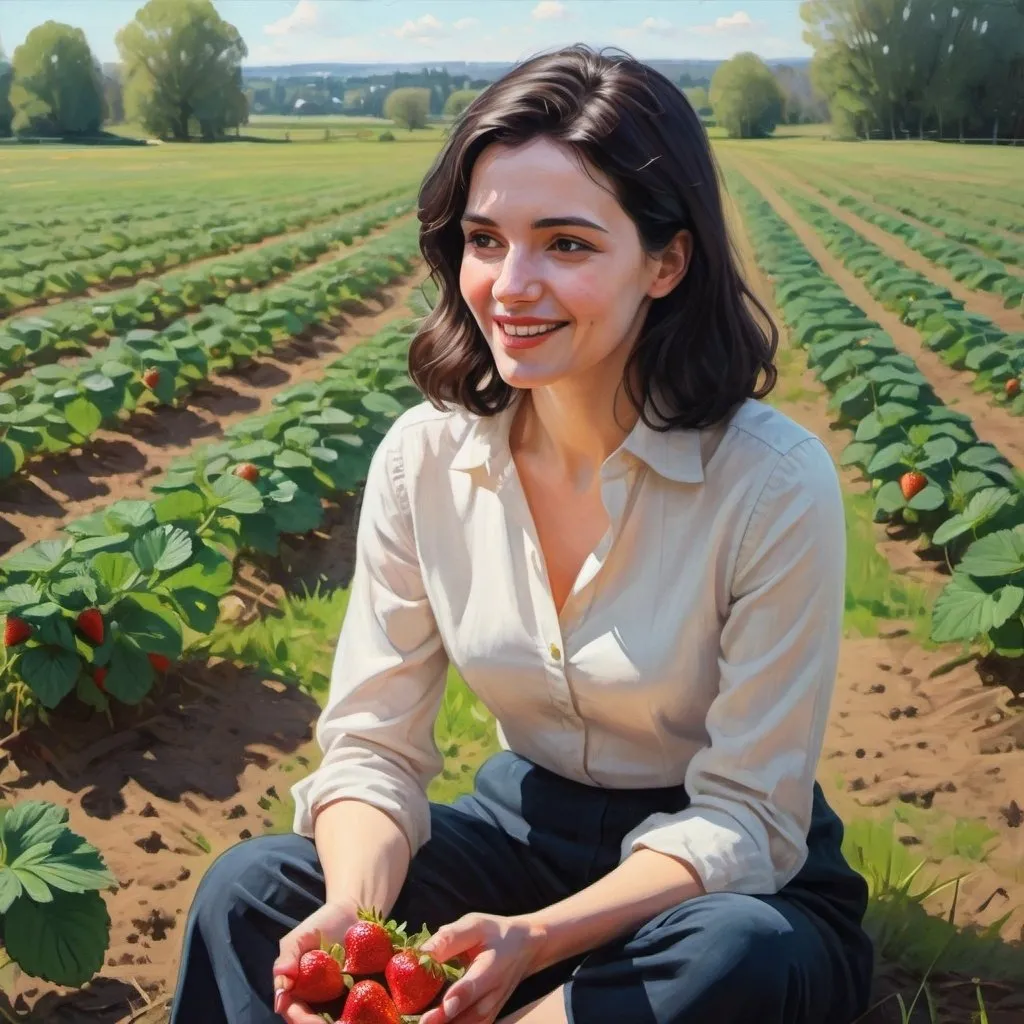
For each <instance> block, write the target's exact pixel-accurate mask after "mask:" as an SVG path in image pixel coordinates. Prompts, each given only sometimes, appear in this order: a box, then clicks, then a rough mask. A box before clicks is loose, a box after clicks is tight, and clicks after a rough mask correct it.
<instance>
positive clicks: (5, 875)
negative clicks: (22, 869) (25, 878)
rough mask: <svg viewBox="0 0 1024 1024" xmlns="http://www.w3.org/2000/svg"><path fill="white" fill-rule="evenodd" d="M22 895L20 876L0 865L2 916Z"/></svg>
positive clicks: (0, 908) (0, 905)
mask: <svg viewBox="0 0 1024 1024" xmlns="http://www.w3.org/2000/svg"><path fill="white" fill-rule="evenodd" d="M21 893H22V888H21V882H19V881H18V876H17V875H16V874H15V873H14V872H13V871H11V869H10V868H7V867H4V866H2V865H0V914H6V913H7V909H8V908H9V907H10V905H11V904H12V903H13V902H14V901H15V900H16V899H17V898H18V897H19V896H20V895H21Z"/></svg>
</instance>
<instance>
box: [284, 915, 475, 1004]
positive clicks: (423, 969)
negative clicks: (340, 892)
mask: <svg viewBox="0 0 1024 1024" xmlns="http://www.w3.org/2000/svg"><path fill="white" fill-rule="evenodd" d="M429 937H430V932H429V931H428V930H427V929H426V928H423V929H422V930H421V931H420V932H419V933H417V934H416V935H413V936H407V935H406V933H405V924H404V923H403V924H400V925H399V924H396V923H395V922H394V921H385V920H384V919H383V917H382V916H381V914H380V911H378V910H377V909H376V908H373V907H371V908H360V910H359V920H358V921H356V923H355V924H353V925H352V926H351V927H350V928H349V929H348V931H346V932H345V935H344V937H343V943H333V944H328V943H326V942H324V941H321V948H320V949H313V950H310V951H309V952H307V953H303V954H302V956H301V957H300V959H299V970H298V974H297V975H296V977H295V979H294V981H293V984H292V989H291V992H292V995H293V996H294V997H295V998H296V999H300V1000H302V1002H304V1003H308V1004H309V1005H310V1008H311V1009H313V1010H314V1011H317V1010H320V1011H321V1016H322V1017H323V1018H324V1020H325V1021H326V1022H327V1024H411V1022H412V1021H415V1020H417V1019H418V1017H419V1015H420V1014H422V1013H424V1012H425V1011H426V1010H428V1009H429V1008H430V1007H431V1006H433V1005H435V1004H436V1002H437V1000H438V997H439V996H441V995H442V994H443V992H444V989H445V988H446V986H448V985H449V984H450V983H451V982H453V981H455V980H456V979H457V978H461V977H462V975H463V973H465V972H464V969H463V968H461V967H455V966H453V965H451V964H447V963H444V964H442V963H439V962H438V961H437V960H435V959H434V958H433V957H432V956H431V955H430V954H429V953H424V952H423V951H422V950H421V949H420V946H421V945H422V944H423V943H424V942H425V941H426V940H427V939H428V938H429ZM328 1003H330V1004H336V1005H334V1006H331V1007H330V1010H331V1011H332V1012H326V1011H323V1010H321V1008H322V1007H323V1006H324V1004H328ZM335 1014H336V1016H335Z"/></svg>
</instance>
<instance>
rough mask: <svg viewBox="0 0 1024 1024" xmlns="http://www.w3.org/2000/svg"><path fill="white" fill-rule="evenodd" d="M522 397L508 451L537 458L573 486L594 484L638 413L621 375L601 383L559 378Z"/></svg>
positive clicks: (632, 424) (580, 487)
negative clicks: (622, 383)
mask: <svg viewBox="0 0 1024 1024" xmlns="http://www.w3.org/2000/svg"><path fill="white" fill-rule="evenodd" d="M524 398H525V401H523V403H522V405H521V407H520V409H519V411H518V412H517V413H516V416H515V422H514V423H513V426H512V435H511V438H510V443H511V447H512V451H513V453H514V454H519V455H526V456H527V457H529V458H531V459H533V460H536V461H539V462H540V463H542V464H543V466H544V468H545V471H547V472H550V473H551V474H552V475H553V476H556V477H564V478H566V479H568V480H570V481H572V485H573V487H574V488H575V489H577V490H587V489H589V488H590V487H592V486H594V484H595V482H596V480H597V477H598V474H599V473H600V470H601V465H602V463H603V462H604V461H605V459H607V458H608V456H609V455H611V453H612V452H614V451H615V450H616V449H617V448H618V447H619V446H620V445H621V444H622V442H623V440H624V439H625V438H626V436H627V435H628V434H629V432H630V430H632V429H633V426H634V424H635V423H636V421H637V419H638V414H637V412H636V409H635V408H634V407H633V404H632V403H631V402H630V401H629V398H628V397H627V396H626V393H625V389H624V388H623V387H622V386H621V377H616V378H615V379H614V380H613V381H612V382H611V383H607V382H606V383H604V384H603V385H602V384H599V383H598V382H595V381H592V380H586V381H585V380H572V381H560V382H558V383H556V384H553V385H551V386H548V387H538V388H533V389H531V390H530V391H529V393H528V394H526V395H525V396H524Z"/></svg>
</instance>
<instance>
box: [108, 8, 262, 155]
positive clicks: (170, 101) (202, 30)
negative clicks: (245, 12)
mask: <svg viewBox="0 0 1024 1024" xmlns="http://www.w3.org/2000/svg"><path fill="white" fill-rule="evenodd" d="M117 48H118V51H119V52H120V54H121V61H122V65H123V81H124V97H125V100H124V101H125V109H126V111H127V113H128V116H129V118H137V119H138V120H140V121H141V122H142V123H143V125H144V126H145V128H146V130H147V131H150V132H153V133H154V134H157V135H159V136H161V137H163V138H167V137H171V138H174V139H177V140H178V141H181V142H186V141H188V137H189V120H190V118H193V117H194V118H195V119H196V121H197V122H198V123H199V126H200V130H201V132H202V135H203V138H204V139H208V140H209V139H215V138H220V137H222V136H223V135H224V133H225V131H226V130H227V129H228V128H232V127H236V126H237V125H239V124H243V123H244V121H245V119H246V116H247V105H246V101H245V93H244V92H243V91H242V76H241V63H242V60H243V59H244V58H245V57H246V56H247V54H248V52H249V51H248V49H247V48H246V45H245V42H244V41H243V40H242V37H241V36H240V35H239V33H238V29H236V28H235V26H234V25H232V24H230V23H229V22H227V21H225V20H224V19H223V18H221V16H220V15H219V14H218V13H217V11H216V9H215V8H214V6H213V4H212V3H211V0H149V2H148V3H147V4H146V5H145V6H144V7H142V8H140V9H139V11H138V12H137V13H136V15H135V20H134V21H132V22H129V23H128V24H127V25H125V27H124V28H122V29H121V31H120V32H118V34H117Z"/></svg>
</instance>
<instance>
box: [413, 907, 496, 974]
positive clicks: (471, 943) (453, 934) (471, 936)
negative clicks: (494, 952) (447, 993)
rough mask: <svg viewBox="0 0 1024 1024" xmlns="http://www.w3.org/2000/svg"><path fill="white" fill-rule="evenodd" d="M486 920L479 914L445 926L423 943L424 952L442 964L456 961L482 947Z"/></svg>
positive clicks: (468, 915) (469, 915)
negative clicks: (477, 947)
mask: <svg viewBox="0 0 1024 1024" xmlns="http://www.w3.org/2000/svg"><path fill="white" fill-rule="evenodd" d="M486 920H487V919H486V918H484V917H481V916H480V915H478V914H466V915H465V916H464V917H460V918H459V919H458V920H457V921H452V923H451V924H446V925H443V926H442V927H440V928H438V930H437V931H436V932H434V934H433V935H431V936H430V938H429V939H427V941H426V942H424V943H423V947H422V948H423V952H424V953H429V954H430V955H431V956H432V957H433V958H434V959H435V960H440V961H441V962H442V963H446V962H447V961H449V960H454V959H455V957H457V956H460V955H461V954H463V953H466V952H468V951H469V950H471V949H473V948H474V947H476V946H479V945H480V943H481V942H482V941H483V938H484V925H485V922H486Z"/></svg>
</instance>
